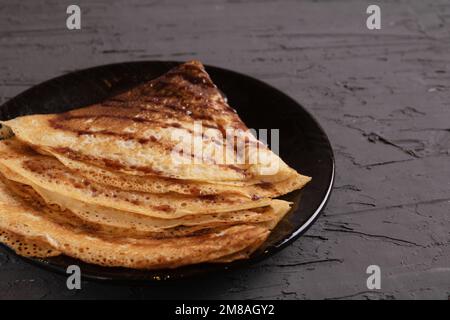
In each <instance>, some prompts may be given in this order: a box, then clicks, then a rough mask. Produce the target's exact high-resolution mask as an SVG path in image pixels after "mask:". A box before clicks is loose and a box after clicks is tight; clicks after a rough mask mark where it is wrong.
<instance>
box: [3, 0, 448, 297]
mask: <svg viewBox="0 0 450 320" xmlns="http://www.w3.org/2000/svg"><path fill="white" fill-rule="evenodd" d="M76 3H77V4H78V5H80V7H81V10H82V29H81V30H79V31H68V30H67V29H66V27H65V19H66V16H67V15H66V13H65V11H66V8H67V5H69V4H72V1H22V2H18V1H12V0H11V1H9V0H6V1H5V0H0V48H1V49H0V103H3V102H5V101H7V100H8V99H9V98H11V97H13V96H15V95H16V94H18V93H20V92H21V91H23V90H25V89H27V88H29V87H30V86H33V85H35V84H37V83H40V82H42V81H44V80H47V79H49V78H53V77H55V76H58V75H61V74H64V73H67V72H69V71H72V70H76V69H81V68H87V67H90V66H95V65H101V64H106V63H113V62H122V61H134V60H188V59H191V58H195V59H199V60H201V61H203V62H204V63H207V64H211V65H217V66H221V67H224V68H228V69H232V70H237V71H240V72H242V73H246V74H249V75H251V76H254V77H257V78H259V79H261V80H263V81H266V82H267V83H269V84H271V85H273V86H275V87H277V88H279V89H281V90H283V91H284V92H286V93H287V94H289V95H290V96H292V97H293V98H294V99H296V100H298V101H299V102H300V103H301V104H303V105H304V106H305V107H306V108H307V109H308V110H309V111H310V112H311V113H313V114H314V116H315V117H316V118H317V119H318V120H319V121H320V122H321V124H322V125H323V127H324V129H325V130H326V131H327V133H328V134H329V136H330V139H331V142H332V144H333V147H334V150H335V155H336V162H337V180H336V187H335V190H334V193H333V195H332V198H331V200H330V202H329V204H328V207H327V208H326V210H325V213H324V215H322V216H321V217H320V218H319V220H318V221H317V222H316V223H315V225H314V226H313V227H312V228H311V229H310V230H309V231H308V232H307V234H306V235H305V236H303V237H301V238H300V239H299V240H298V241H296V242H295V243H294V244H293V245H291V246H290V247H288V248H286V249H285V250H283V251H282V252H280V253H278V254H277V255H275V256H273V257H272V258H270V259H268V260H265V261H263V262H261V263H259V264H257V265H254V266H253V267H251V268H249V269H246V270H236V271H231V272H229V273H225V274H220V275H214V276H209V277H205V278H201V279H196V280H195V281H185V282H182V283H162V284H148V285H147V286H133V287H129V286H123V285H111V284H101V283H95V282H87V281H84V282H83V283H82V290H79V291H76V290H75V291H69V290H68V289H67V288H66V284H65V282H66V281H65V278H64V277H63V276H60V275H57V274H52V273H50V272H48V271H45V270H41V269H39V268H37V267H35V266H32V265H29V264H27V263H25V262H23V261H22V260H21V259H19V258H17V257H15V256H13V255H11V254H9V253H8V252H6V251H4V250H1V251H0V298H3V299H13V298H36V299H53V298H63V299H66V298H67V299H81V298H86V299H95V298H113V299H126V298H150V299H160V298H191V299H196V298H199V299H204V298H205V299H206V298H209V299H216V298H217V299H227V298H230V299H240V298H243V299H262V298H267V299H323V298H329V299H341V298H352V299H419V298H424V299H428V298H435V299H448V297H449V296H450V231H449V230H450V94H449V88H450V85H449V83H450V81H449V80H450V54H449V52H450V3H449V2H448V1H446V0H436V1H420V0H414V1H377V3H378V4H379V5H380V7H381V11H382V29H381V30H377V31H369V30H367V28H366V27H365V20H366V17H367V15H366V13H365V11H366V8H367V6H368V5H369V4H370V3H371V2H367V1H359V0H345V1H274V0H249V1H206V0H203V1H189V2H188V1H181V0H178V1H168V2H163V1H143V0H140V1H127V2H123V1H115V0H114V1H106V0H95V1H76ZM125 3H126V5H125ZM299 156H301V155H299ZM371 264H376V265H379V266H380V268H381V273H382V280H381V289H380V290H373V291H371V290H368V289H367V287H366V278H367V276H368V275H367V274H366V273H365V271H366V268H367V266H369V265H371ZM187 287H189V288H190V289H189V290H186V288H187Z"/></svg>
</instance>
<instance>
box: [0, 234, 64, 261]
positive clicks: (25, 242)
mask: <svg viewBox="0 0 450 320" xmlns="http://www.w3.org/2000/svg"><path fill="white" fill-rule="evenodd" d="M0 243H3V244H4V245H6V246H8V247H9V248H10V249H12V250H14V251H15V252H16V253H17V254H18V255H21V256H23V257H34V258H49V257H54V256H58V255H60V254H61V253H60V252H58V251H56V250H54V249H53V248H52V247H51V246H50V245H48V244H47V243H45V242H44V241H39V240H34V241H31V240H29V239H27V238H26V237H24V236H21V235H18V234H15V233H13V232H10V231H5V230H2V229H0Z"/></svg>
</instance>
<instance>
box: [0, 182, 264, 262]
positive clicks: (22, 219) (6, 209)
mask: <svg viewBox="0 0 450 320" xmlns="http://www.w3.org/2000/svg"><path fill="white" fill-rule="evenodd" d="M0 212H1V214H0V229H1V230H6V231H8V232H13V233H15V234H18V235H20V236H24V237H26V238H27V239H29V240H33V241H36V240H37V241H44V242H47V243H48V244H49V245H50V246H51V247H52V248H54V249H55V250H57V251H60V252H61V253H63V254H65V255H68V256H72V257H75V258H78V259H81V260H83V261H85V262H88V263H94V264H99V265H103V266H122V267H129V268H142V269H150V268H173V267H178V266H181V265H186V264H193V263H201V262H207V261H211V260H215V259H219V258H221V257H224V256H227V255H231V254H233V253H235V252H239V251H241V250H243V249H245V248H247V247H248V246H249V245H251V244H252V243H254V241H255V239H259V238H265V237H267V235H268V233H269V231H268V230H267V229H266V228H263V227H259V226H253V225H238V226H232V227H229V228H223V229H218V230H216V231H211V232H208V233H202V234H199V235H193V236H188V237H173V238H163V239H155V238H142V239H137V238H128V237H123V238H120V237H119V238H117V237H112V236H111V237H107V236H106V235H101V236H100V235H99V233H98V232H96V231H95V230H91V229H90V228H86V227H85V226H84V225H78V224H76V223H73V222H72V221H71V220H70V219H67V220H66V221H64V219H62V221H61V220H59V219H58V218H57V217H59V216H60V214H59V213H56V212H53V213H52V214H54V216H53V215H52V214H49V211H48V210H45V211H44V210H42V208H39V207H37V206H33V205H31V204H30V202H27V201H24V199H23V198H21V197H19V196H18V195H17V194H13V193H11V191H10V188H8V187H7V186H6V185H5V184H4V182H3V181H0Z"/></svg>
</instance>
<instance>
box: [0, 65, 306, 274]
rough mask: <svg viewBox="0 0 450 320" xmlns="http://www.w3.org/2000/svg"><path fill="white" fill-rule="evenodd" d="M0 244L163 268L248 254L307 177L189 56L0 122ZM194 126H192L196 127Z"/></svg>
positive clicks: (24, 251) (25, 251)
mask: <svg viewBox="0 0 450 320" xmlns="http://www.w3.org/2000/svg"><path fill="white" fill-rule="evenodd" d="M2 123H3V124H4V125H6V126H7V128H10V129H11V130H12V132H13V133H14V137H8V139H5V140H2V141H0V192H1V195H0V242H1V243H4V244H6V245H7V246H9V247H11V248H12V249H13V250H15V251H16V252H17V253H18V254H20V255H23V256H35V257H41V258H45V257H52V256H55V255H60V254H63V255H68V256H71V257H74V258H78V259H80V260H83V261H85V262H88V263H93V264H99V265H102V266H121V267H129V268H145V269H155V268H175V267H180V266H184V265H188V264H196V263H206V262H209V263H226V262H231V261H234V260H238V259H245V258H248V257H249V256H250V255H251V254H252V253H253V252H254V251H255V250H257V249H258V248H259V247H260V246H261V245H262V243H263V242H264V241H265V240H266V239H267V237H268V235H269V234H270V232H271V231H272V230H273V229H274V228H275V227H276V225H277V224H278V222H279V221H280V220H281V219H282V218H283V217H284V216H285V215H286V214H287V213H288V212H289V211H290V203H289V202H287V201H283V200H277V199H273V198H275V197H278V196H280V195H284V194H286V193H288V192H291V191H293V190H296V189H300V188H302V187H304V186H305V185H306V184H307V183H308V182H309V181H310V179H311V178H309V177H306V176H303V175H301V174H299V173H298V172H297V171H295V170H294V169H292V168H290V167H289V166H287V164H286V163H284V162H283V161H282V160H281V159H280V158H279V157H278V156H277V155H276V154H274V153H273V152H272V151H271V150H270V149H269V148H268V147H267V146H265V145H264V144H262V143H261V142H259V141H258V140H257V139H256V138H255V137H254V136H253V135H252V134H251V133H250V131H249V130H248V128H247V127H246V126H245V124H244V123H243V122H242V121H241V119H240V118H239V116H238V115H237V114H236V112H235V110H233V109H232V108H231V107H230V106H229V105H228V104H227V103H226V101H225V100H224V99H223V97H222V95H221V94H220V91H219V90H218V89H217V87H216V86H215V85H214V84H213V82H212V81H211V79H210V77H209V76H208V74H207V73H206V71H205V70H204V68H203V66H202V64H201V63H200V62H198V61H191V62H188V63H185V64H182V65H180V66H178V67H176V68H174V69H172V70H171V71H169V72H168V73H166V74H164V75H162V76H161V77H159V78H156V79H154V80H152V81H149V82H146V83H144V84H141V85H139V86H137V87H135V88H133V89H131V90H128V91H126V92H123V93H121V94H119V95H116V96H114V97H112V98H109V99H107V100H106V101H103V102H101V103H98V104H94V105H91V106H87V107H83V108H80V109H76V110H72V111H69V112H65V113H61V114H49V115H30V116H23V117H18V118H15V119H12V120H9V121H4V122H2ZM199 127H200V129H199Z"/></svg>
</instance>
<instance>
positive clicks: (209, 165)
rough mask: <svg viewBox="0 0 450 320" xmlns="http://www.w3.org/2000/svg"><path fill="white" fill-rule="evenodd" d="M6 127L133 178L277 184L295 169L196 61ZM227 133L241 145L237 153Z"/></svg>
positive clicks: (48, 148) (44, 148) (53, 150)
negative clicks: (79, 105)
mask: <svg viewBox="0 0 450 320" xmlns="http://www.w3.org/2000/svg"><path fill="white" fill-rule="evenodd" d="M200 122H201V127H202V130H201V132H199V130H198V126H199V125H200ZM3 123H4V124H6V125H7V126H9V127H10V128H11V129H12V130H13V132H14V133H15V135H16V136H17V138H18V139H20V140H21V141H23V142H25V143H27V144H29V145H32V146H34V147H35V148H37V149H39V150H40V151H41V152H46V153H50V154H52V155H54V156H56V157H58V155H61V156H64V157H67V158H69V159H72V160H76V161H81V162H84V163H87V164H89V165H95V166H97V167H100V168H103V169H106V170H114V171H116V172H122V173H126V174H130V175H140V176H147V175H153V176H160V177H166V178H176V179H182V180H194V181H203V182H218V183H227V182H231V183H234V182H242V181H261V182H271V183H273V182H277V181H283V180H286V179H288V178H290V177H291V176H292V172H293V171H292V169H290V168H289V167H288V166H287V165H286V164H285V163H284V162H283V161H282V160H281V159H280V158H279V157H278V156H277V155H276V154H274V153H273V152H271V151H270V150H269V149H268V148H267V147H266V146H265V145H263V144H262V143H261V142H259V141H258V140H257V139H256V138H255V137H254V136H253V135H252V134H251V133H250V131H249V130H248V128H247V127H246V126H245V124H244V123H243V122H242V120H241V119H240V118H239V116H238V115H237V114H236V112H235V110H234V109H232V108H231V107H230V106H229V105H228V104H227V103H226V101H225V100H224V99H223V98H222V96H221V94H220V92H219V90H218V89H217V87H216V86H215V85H214V84H213V82H212V81H211V79H210V77H209V75H208V74H207V73H206V71H205V69H204V67H203V65H202V64H201V63H200V62H198V61H191V62H187V63H185V64H182V65H180V66H178V67H176V68H174V69H172V70H171V71H169V72H167V73H166V74H164V75H162V76H161V77H159V78H157V79H154V80H152V81H149V82H147V83H144V84H141V85H139V86H137V87H135V88H133V89H131V90H129V91H127V92H124V93H122V94H119V95H117V96H115V97H113V98H110V99H108V100H106V101H104V102H102V103H99V104H94V105H91V106H88V107H84V108H80V109H76V110H72V111H69V112H66V113H62V114H52V115H31V116H23V117H19V118H16V119H12V120H9V121H5V122H3ZM227 131H228V132H227ZM43 132H45V134H42V133H43ZM229 132H233V134H232V135H230V134H229ZM227 133H228V134H229V136H230V137H231V139H230V141H234V138H235V137H239V141H242V143H243V145H242V148H240V150H239V151H238V149H239V148H237V147H236V145H235V144H232V143H229V141H227V139H225V137H226V136H227ZM196 144H197V146H199V147H197V148H195V145H196ZM193 145H194V148H193ZM178 151H180V152H178ZM181 151H182V152H181ZM225 160H228V161H225Z"/></svg>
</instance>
